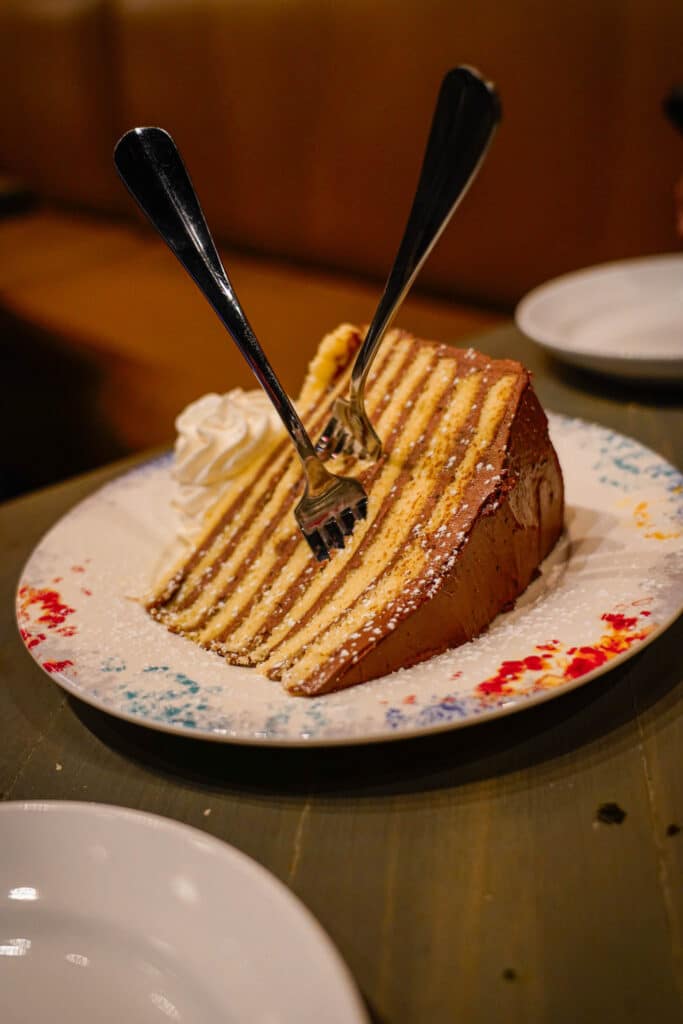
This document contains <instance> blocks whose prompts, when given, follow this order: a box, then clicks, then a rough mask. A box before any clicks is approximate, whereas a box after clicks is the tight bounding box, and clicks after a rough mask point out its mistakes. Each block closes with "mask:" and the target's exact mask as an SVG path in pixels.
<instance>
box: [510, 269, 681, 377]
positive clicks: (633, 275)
mask: <svg viewBox="0 0 683 1024" xmlns="http://www.w3.org/2000/svg"><path fill="white" fill-rule="evenodd" d="M515 319H516V321H517V326H518V327H519V328H520V330H522V331H524V333H525V334H527V335H528V336H529V337H530V338H531V339H532V340H533V341H537V342H538V343H539V344H540V345H542V346H543V347H544V348H546V349H548V350H549V351H550V352H552V353H553V355H555V356H557V357H558V358H559V359H563V360H564V361H565V362H568V363H573V364H574V365H576V366H583V367H586V368H587V369H590V370H598V371H600V372H602V373H608V374H614V375H616V376H619V377H631V378H637V379H643V380H645V379H652V380H682V379H683V255H677V254H671V255H668V256H650V257H647V258H645V259H636V260H622V261H620V262H618V263H605V264H603V265H602V266H598V267H591V268H589V269H587V270H580V271H578V272H577V273H574V274H566V275H565V276H564V277H558V278H555V280H554V281H549V282H548V283H547V284H544V285H541V286H540V287H539V288H535V289H534V290H533V291H532V292H529V294H528V295H526V296H525V297H524V298H523V299H522V301H521V302H520V304H519V305H518V307H517V310H516V312H515Z"/></svg>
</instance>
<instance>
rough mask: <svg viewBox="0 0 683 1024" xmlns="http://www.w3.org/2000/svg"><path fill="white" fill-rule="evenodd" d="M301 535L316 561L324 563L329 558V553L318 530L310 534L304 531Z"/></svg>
mask: <svg viewBox="0 0 683 1024" xmlns="http://www.w3.org/2000/svg"><path fill="white" fill-rule="evenodd" d="M303 534H304V537H305V538H306V540H307V541H308V545H309V547H310V549H311V551H312V552H313V554H314V555H315V557H316V559H317V560H318V561H319V562H326V561H327V559H328V558H329V557H330V552H329V551H328V549H327V544H326V543H325V541H324V540H323V537H322V534H321V532H320V530H313V532H312V533H306V531H305V530H304V531H303Z"/></svg>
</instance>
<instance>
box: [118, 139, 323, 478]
mask: <svg viewBox="0 0 683 1024" xmlns="http://www.w3.org/2000/svg"><path fill="white" fill-rule="evenodd" d="M114 162H115V164H116V168H117V170H118V172H119V174H120V176H121V178H122V180H123V182H124V184H125V185H126V187H127V188H128V191H129V192H130V194H131V195H132V196H133V198H134V199H135V200H136V202H137V203H138V204H139V205H140V207H141V208H142V210H143V212H144V213H146V214H147V216H148V217H149V219H150V221H151V222H152V224H153V225H154V227H155V228H156V229H157V231H158V232H159V234H160V235H161V237H162V238H163V240H164V241H165V242H166V244H167V245H168V247H169V248H170V249H171V251H172V252H173V253H174V254H175V255H176V256H177V257H178V259H179V260H180V262H181V263H182V265H183V267H184V268H185V270H186V271H187V272H188V274H189V275H190V277H192V278H193V280H194V281H195V283H196V284H197V285H198V286H199V288H200V290H201V291H202V292H203V294H204V296H205V297H206V298H207V299H208V301H209V302H210V303H211V305H212V306H213V308H214V310H215V312H216V313H217V314H218V316H219V318H220V319H221V320H222V322H223V323H224V324H225V326H226V328H227V329H228V332H229V333H230V334H231V335H232V338H233V340H234V342H235V344H236V345H237V347H238V348H239V350H240V352H241V353H242V355H243V356H244V358H245V359H246V361H247V363H248V364H249V366H250V367H251V370H252V371H253V373H254V375H255V376H256V379H257V380H258V382H259V384H261V386H262V387H263V389H264V391H265V392H266V394H267V395H268V397H269V398H270V400H271V402H272V403H273V405H274V406H275V409H276V411H277V413H278V415H279V417H280V419H281V420H282V422H283V424H284V426H285V428H286V429H287V432H288V433H289V436H290V437H291V439H292V441H293V442H294V445H295V447H296V449H297V452H298V454H299V457H300V459H301V460H302V462H303V463H304V466H306V464H307V463H309V464H310V462H309V460H310V459H311V458H313V459H315V460H316V461H317V456H316V453H315V449H314V447H313V444H312V443H311V439H310V438H309V436H308V433H307V432H306V428H305V427H304V425H303V423H302V422H301V420H300V418H299V416H298V414H297V412H296V410H295V408H294V406H293V405H292V403H291V402H290V400H289V398H288V397H287V394H286V393H285V391H284V389H283V387H282V385H281V384H280V382H279V380H278V378H277V377H276V375H275V371H274V370H273V368H272V366H271V365H270V362H269V361H268V358H267V356H266V354H265V352H264V351H263V349H262V348H261V346H260V345H259V343H258V340H257V338H256V335H255V334H254V332H253V330H252V328H251V325H250V324H249V321H248V320H247V318H246V316H245V315H244V312H243V310H242V307H241V305H240V303H239V300H238V298H237V296H236V294H235V291H234V289H233V287H232V285H231V283H230V280H229V278H228V275H227V274H226V272H225V268H224V267H223V264H222V263H221V259H220V256H219V255H218V251H217V250H216V246H215V244H214V241H213V238H212V237H211V233H210V231H209V228H208V225H207V223H206V220H205V218H204V214H203V212H202V208H201V206H200V204H199V199H198V198H197V194H196V192H195V190H194V188H193V186H192V182H191V181H190V177H189V175H188V173H187V170H186V168H185V165H184V163H183V161H182V158H181V156H180V153H179V152H178V150H177V148H176V145H175V143H174V141H173V139H172V138H171V136H170V135H169V134H168V132H165V131H164V130H163V129H162V128H133V129H132V130H131V131H129V132H126V134H125V135H124V136H122V138H121V139H119V141H118V143H117V144H116V147H115V149H114Z"/></svg>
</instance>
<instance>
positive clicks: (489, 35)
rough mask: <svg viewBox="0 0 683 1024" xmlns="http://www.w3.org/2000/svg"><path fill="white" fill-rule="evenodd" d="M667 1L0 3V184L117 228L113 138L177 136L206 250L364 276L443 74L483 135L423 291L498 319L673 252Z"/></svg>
mask: <svg viewBox="0 0 683 1024" xmlns="http://www.w3.org/2000/svg"><path fill="white" fill-rule="evenodd" d="M682 41H683V3H682V2H681V0H573V2H572V3H563V4H557V3H548V2H547V0H460V2H454V0H195V2H191V0H113V2H112V0H110V2H108V0H0V69H1V70H0V76H1V80H0V170H5V171H8V172H12V173H16V174H19V175H21V176H22V177H23V178H24V179H25V180H26V181H27V182H28V183H29V184H30V185H31V186H33V187H34V188H35V189H36V190H37V191H38V192H39V193H41V194H43V195H44V196H46V197H47V198H49V199H52V200H57V201H60V202H64V203H69V204H75V205H79V206H81V207H83V208H89V209H92V210H95V211H105V212H110V213H115V214H117V215H124V216H129V217H131V216H133V211H132V204H131V201H130V200H129V198H128V197H127V195H126V194H125V192H124V190H123V188H122V186H121V184H120V183H119V181H118V179H117V178H116V176H115V173H114V171H113V166H112V162H111V151H112V147H113V144H114V142H115V140H116V138H117V136H118V135H119V134H120V133H121V132H122V131H124V130H125V129H126V128H129V127H131V126H133V125H137V124H150V123H154V124H160V125H162V126H164V127H166V128H167V129H168V130H169V131H171V132H172V134H173V135H174V136H175V138H176V141H177V142H178V145H179V146H180V148H181V150H182V152H183V154H184V156H185V159H186V162H187V164H188V166H189V169H190V172H191V174H192V177H193V179H194V181H195V184H196V186H197V188H198V190H199V192H200V195H201V197H202V201H203V205H204V208H205V211H206V213H207V217H208V219H209V222H210V224H211V225H212V227H213V229H214V232H215V233H216V235H217V236H218V237H219V238H220V239H221V240H222V241H224V242H227V243H230V244H232V245H234V246H238V247H242V248H244V249H245V250H250V251H255V252H262V253H266V254H269V255H275V256H282V257H284V258H286V259H289V260H292V261H297V262H301V263H304V264H305V263H311V264H314V265H316V266H324V267H329V268H340V269H344V270H348V271H352V272H354V273H356V274H358V275H362V276H367V277H370V278H378V279H381V278H383V277H384V276H385V274H386V271H387V269H388V266H389V263H390V261H391V258H392V255H393V252H394V250H395V247H396V244H397V241H398V239H399V237H400V233H401V231H402V228H403V224H404V220H405V216H406V213H407V209H408V205H409V202H410V199H411V197H412V192H413V189H414V186H415V182H416V179H417V173H418V170H419V164H420V160H421V156H422V151H423V146H424V141H425V138H426V133H427V130H428V126H429V122H430V118H431V111H432V107H433V104H434V100H435V97H436V93H437V90H438V86H439V82H440V80H441V78H442V76H443V74H444V72H445V71H446V70H447V69H448V68H449V67H452V66H454V65H456V64H460V63H467V64H472V65H474V66H477V67H479V68H480V70H481V71H482V72H483V73H485V74H486V76H487V77H489V78H491V79H492V80H494V81H495V82H496V84H497V86H498V88H499V92H500V95H501V99H502V105H503V121H502V124H501V127H500V130H499V132H498V136H497V138H496V139H495V141H494V144H493V146H492V148H491V151H490V154H489V158H488V160H487V162H486V164H485V166H484V168H483V170H482V172H481V175H480V177H479V179H478V180H477V182H476V184H475V185H474V187H473V188H472V191H471V193H470V195H469V196H468V198H467V201H466V202H465V203H463V205H462V207H461V208H460V210H459V212H458V214H457V219H456V220H455V221H454V223H453V225H452V227H451V229H450V230H449V231H448V232H447V234H446V236H445V237H444V239H443V240H442V242H441V243H440V244H439V247H438V249H437V251H436V252H435V254H434V256H433V257H432V259H431V260H430V263H429V265H428V267H427V268H426V270H425V272H424V276H423V278H422V280H421V285H422V286H423V287H426V288H428V289H430V290H431V291H433V292H438V293H442V294H447V295H452V296H457V297H459V298H463V297H464V298H470V299H473V300H477V301H479V302H481V303H485V304H490V305H500V306H505V305H509V304H510V303H512V302H514V301H515V300H516V299H517V298H518V297H519V296H520V295H521V294H522V293H523V292H524V291H526V290H527V289H528V288H530V287H532V286H533V285H535V284H537V283H539V282H540V281H542V280H545V279H547V278H548V277H551V276H554V275H556V274H558V273H562V272H564V271H567V270H570V269H572V268H575V267H579V266H583V265H587V264H591V263H595V262H599V261H602V260H608V259H613V258H621V257H626V256H630V255H639V254H644V253H649V252H656V251H663V250H670V249H672V248H674V247H675V246H676V239H675V235H674V228H673V202H672V193H673V186H674V182H675V180H676V178H677V176H678V175H679V173H680V172H681V171H682V170H683V140H681V138H680V137H679V136H677V135H676V133H675V131H674V129H673V128H672V127H671V126H670V125H669V124H668V123H667V122H666V120H665V118H664V116H663V114H662V109H661V107H662V100H663V98H664V96H665V95H666V94H667V92H668V91H669V90H670V88H671V87H672V86H673V85H674V84H675V83H676V81H677V80H679V81H680V79H681V77H683V66H682V65H681V54H682Z"/></svg>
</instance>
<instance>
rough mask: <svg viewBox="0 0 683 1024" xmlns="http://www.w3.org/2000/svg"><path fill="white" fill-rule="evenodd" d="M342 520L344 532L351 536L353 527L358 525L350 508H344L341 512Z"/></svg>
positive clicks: (340, 517)
mask: <svg viewBox="0 0 683 1024" xmlns="http://www.w3.org/2000/svg"><path fill="white" fill-rule="evenodd" d="M339 519H340V521H341V528H342V532H343V533H344V535H345V536H346V537H350V536H351V534H352V533H353V528H354V526H355V525H356V517H355V516H354V514H353V511H352V510H351V509H350V508H344V509H342V511H341V512H340V514H339Z"/></svg>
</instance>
